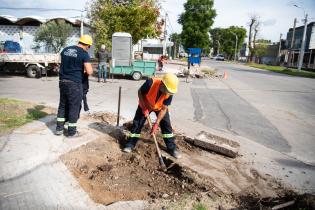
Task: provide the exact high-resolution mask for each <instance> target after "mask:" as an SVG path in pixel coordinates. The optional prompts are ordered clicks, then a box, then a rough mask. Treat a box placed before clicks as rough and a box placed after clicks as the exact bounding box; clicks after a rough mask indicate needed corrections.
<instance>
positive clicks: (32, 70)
mask: <svg viewBox="0 0 315 210" xmlns="http://www.w3.org/2000/svg"><path fill="white" fill-rule="evenodd" d="M39 73H40V68H39V67H38V66H37V65H29V66H28V67H27V69H26V75H27V77H30V78H35V77H38V75H39Z"/></svg>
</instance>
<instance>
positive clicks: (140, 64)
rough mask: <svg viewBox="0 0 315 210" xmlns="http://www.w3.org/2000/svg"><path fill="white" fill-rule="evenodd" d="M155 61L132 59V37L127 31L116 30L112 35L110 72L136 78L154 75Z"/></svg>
mask: <svg viewBox="0 0 315 210" xmlns="http://www.w3.org/2000/svg"><path fill="white" fill-rule="evenodd" d="M155 69H156V62H155V61H147V60H133V59H132V37H131V35H130V34H128V33H125V32H116V33H114V34H113V35H112V64H111V66H110V74H114V75H115V74H116V75H130V76H132V78H133V79H134V80H140V79H141V78H142V77H143V76H145V77H149V76H152V75H154V73H155Z"/></svg>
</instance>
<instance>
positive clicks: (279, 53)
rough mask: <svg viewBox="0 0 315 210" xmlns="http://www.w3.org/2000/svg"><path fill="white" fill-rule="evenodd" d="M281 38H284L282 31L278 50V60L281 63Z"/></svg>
mask: <svg viewBox="0 0 315 210" xmlns="http://www.w3.org/2000/svg"><path fill="white" fill-rule="evenodd" d="M281 39H282V33H280V40H279V51H278V62H279V64H280V60H281Z"/></svg>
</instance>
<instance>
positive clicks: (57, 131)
mask: <svg viewBox="0 0 315 210" xmlns="http://www.w3.org/2000/svg"><path fill="white" fill-rule="evenodd" d="M62 134H63V130H56V132H55V135H57V136H60V135H62Z"/></svg>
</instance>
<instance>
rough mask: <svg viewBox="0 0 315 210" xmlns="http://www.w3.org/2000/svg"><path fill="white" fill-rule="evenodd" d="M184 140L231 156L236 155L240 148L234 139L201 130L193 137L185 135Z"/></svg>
mask: <svg viewBox="0 0 315 210" xmlns="http://www.w3.org/2000/svg"><path fill="white" fill-rule="evenodd" d="M185 140H186V141H187V142H189V143H191V144H193V145H196V146H198V147H201V148H203V149H205V150H209V151H213V152H216V153H218V154H222V155H224V156H227V157H231V158H236V157H237V156H238V152H239V148H240V145H239V143H237V142H235V141H232V140H229V139H226V138H222V137H219V136H215V135H213V134H210V133H207V132H205V131H201V132H200V133H199V134H198V135H197V136H196V137H195V138H189V137H185Z"/></svg>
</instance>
